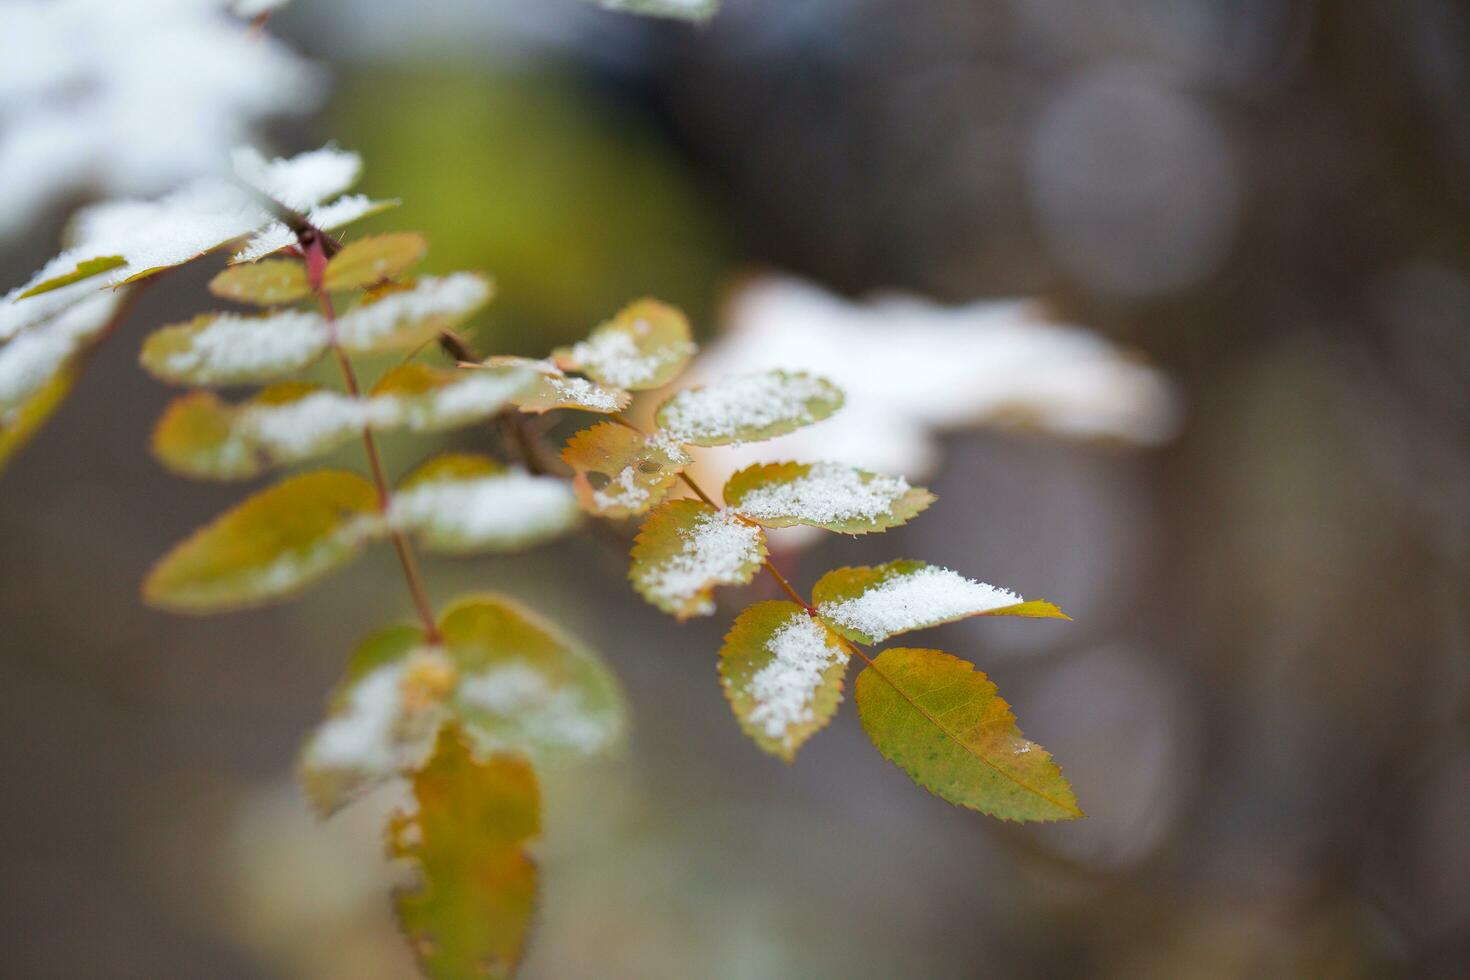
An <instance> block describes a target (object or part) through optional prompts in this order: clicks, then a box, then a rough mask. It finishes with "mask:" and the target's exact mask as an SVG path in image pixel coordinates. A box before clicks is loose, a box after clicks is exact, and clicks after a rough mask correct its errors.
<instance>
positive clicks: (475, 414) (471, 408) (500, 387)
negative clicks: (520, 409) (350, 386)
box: [372, 362, 537, 432]
mask: <svg viewBox="0 0 1470 980" xmlns="http://www.w3.org/2000/svg"><path fill="white" fill-rule="evenodd" d="M536 377H537V376H536V373H535V372H533V371H529V370H527V369H525V368H523V367H519V366H516V365H500V366H487V367H482V368H476V369H473V370H460V369H454V370H448V371H445V370H436V369H435V368H431V367H428V366H427V365H424V364H418V363H415V362H409V363H407V364H400V365H399V366H398V367H396V368H394V369H393V370H391V371H389V372H388V373H387V374H385V375H383V378H382V380H380V381H379V382H378V383H377V385H376V386H374V388H373V390H372V401H373V402H374V403H375V404H376V405H378V406H380V408H379V409H378V410H377V411H376V412H375V414H379V415H383V416H385V417H394V416H396V417H397V418H398V420H399V421H400V422H401V424H403V425H406V426H407V427H408V428H409V429H412V430H413V431H415V432H441V431H445V430H448V429H457V428H459V427H461V426H465V425H470V424H472V423H474V422H480V421H483V420H484V419H487V418H489V417H490V416H492V415H495V414H496V413H498V412H500V411H503V410H505V409H506V408H508V407H511V406H513V405H514V404H515V401H516V399H517V398H518V397H519V396H520V395H521V393H523V392H525V391H526V390H527V389H528V388H530V387H531V386H533V385H534V384H535V383H536ZM390 404H391V405H392V406H393V407H392V409H391V410H390V409H389V407H388V406H389V405H390ZM377 427H380V428H384V427H386V426H382V425H379V426H377Z"/></svg>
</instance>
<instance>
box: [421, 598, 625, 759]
mask: <svg viewBox="0 0 1470 980" xmlns="http://www.w3.org/2000/svg"><path fill="white" fill-rule="evenodd" d="M439 632H440V633H441V635H442V636H443V642H444V646H445V649H446V651H447V652H448V653H449V656H450V658H451V659H452V660H453V661H454V664H455V666H456V668H457V669H458V671H459V682H458V684H457V685H456V686H455V688H454V690H453V692H452V694H451V696H450V699H449V700H450V704H451V705H452V707H453V710H454V712H455V716H456V717H457V718H458V719H459V720H460V722H461V724H463V725H464V727H465V729H466V731H467V732H468V734H469V735H470V737H471V739H472V741H473V743H474V745H475V746H476V748H478V749H479V750H480V751H482V752H491V751H505V750H513V751H520V752H527V753H530V754H531V755H532V757H533V758H536V759H537V760H538V761H552V760H555V759H560V758H581V757H586V756H592V755H597V754H600V753H603V752H606V751H608V750H610V749H611V748H613V747H614V746H615V745H616V744H617V742H618V740H619V738H620V737H621V735H622V730H623V713H624V709H623V699H622V694H621V692H620V691H619V689H618V685H617V682H616V681H615V680H614V679H613V676H612V674H611V672H610V671H608V669H607V667H606V666H605V665H604V664H603V663H602V662H601V661H600V660H599V659H597V658H596V657H595V656H593V655H592V654H591V653H589V652H588V651H587V650H585V649H584V648H583V647H582V646H581V645H580V644H579V643H577V642H576V641H575V640H573V639H571V638H569V637H567V636H565V635H564V634H562V633H561V632H560V631H559V630H557V629H556V627H554V626H553V625H551V624H550V623H548V622H546V621H545V620H543V619H541V618H540V617H538V616H536V615H534V614H533V613H531V612H530V611H529V610H527V609H525V608H524V607H522V606H521V605H519V604H518V603H515V602H512V601H511V600H509V599H506V598H504V597H501V596H495V595H483V596H471V597H469V598H466V599H461V600H459V601H457V602H455V603H454V604H453V605H452V606H450V607H449V608H448V609H446V610H445V612H444V615H443V617H442V618H441V620H440V622H439Z"/></svg>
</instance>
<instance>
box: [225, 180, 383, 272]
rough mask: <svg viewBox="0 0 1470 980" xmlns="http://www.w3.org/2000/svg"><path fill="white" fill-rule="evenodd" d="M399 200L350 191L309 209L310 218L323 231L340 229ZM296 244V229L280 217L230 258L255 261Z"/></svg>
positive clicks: (262, 229) (255, 234)
mask: <svg viewBox="0 0 1470 980" xmlns="http://www.w3.org/2000/svg"><path fill="white" fill-rule="evenodd" d="M398 204H399V202H398V201H397V200H387V201H375V200H373V199H372V198H370V197H366V196H364V195H362V194H347V195H344V196H342V197H339V198H337V200H335V201H332V202H331V203H330V204H323V205H320V206H319V207H314V208H312V209H311V210H310V211H308V212H306V220H307V222H308V223H309V224H310V225H312V226H313V227H315V228H320V229H321V230H323V231H336V230H337V229H338V228H345V227H347V226H348V225H350V224H352V223H353V222H354V221H361V220H362V219H363V218H371V217H372V216H373V215H375V214H381V213H382V212H384V211H387V210H388V209H389V208H396V207H398ZM295 244H296V233H295V232H293V231H292V230H291V229H290V228H288V227H286V226H285V225H284V224H282V223H281V222H279V221H276V222H273V223H271V224H267V225H265V226H264V227H262V228H261V229H260V230H259V231H257V232H255V233H254V234H252V235H251V236H250V240H249V241H247V242H246V243H245V247H244V248H242V249H240V251H238V252H236V253H235V254H234V255H232V256H230V262H232V263H239V262H254V261H255V260H257V259H263V258H265V257H266V256H267V255H270V254H272V253H274V252H279V251H280V250H281V249H283V248H287V247H289V246H291V245H295Z"/></svg>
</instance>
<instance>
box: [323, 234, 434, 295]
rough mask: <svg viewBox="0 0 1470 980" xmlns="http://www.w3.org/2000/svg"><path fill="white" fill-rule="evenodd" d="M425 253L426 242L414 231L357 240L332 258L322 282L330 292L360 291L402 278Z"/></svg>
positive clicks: (427, 246) (426, 249) (426, 248)
mask: <svg viewBox="0 0 1470 980" xmlns="http://www.w3.org/2000/svg"><path fill="white" fill-rule="evenodd" d="M428 250H429V242H428V240H427V239H425V238H424V236H423V235H420V234H419V233H418V232H414V231H402V232H394V233H392V234H388V235H374V236H372V237H370V238H360V239H358V240H357V241H355V242H351V243H350V244H348V245H346V246H344V247H343V249H342V251H340V252H338V253H337V254H336V255H334V256H332V258H331V261H329V262H328V263H327V269H326V273H325V274H324V275H323V278H322V283H323V285H325V286H326V287H327V288H328V289H330V290H331V291H332V292H334V293H335V292H342V291H345V290H349V289H362V288H364V287H366V286H371V285H373V284H375V283H379V282H382V281H384V280H385V279H393V278H395V277H397V276H400V275H402V274H403V273H404V272H405V271H406V270H408V269H410V268H412V267H413V266H415V265H417V264H418V263H419V261H420V260H421V259H422V258H423V257H424V253H425V252H427V251H428Z"/></svg>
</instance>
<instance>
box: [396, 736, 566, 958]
mask: <svg viewBox="0 0 1470 980" xmlns="http://www.w3.org/2000/svg"><path fill="white" fill-rule="evenodd" d="M413 796H414V800H415V802H416V804H417V806H416V807H415V808H414V810H413V811H412V812H411V813H409V812H405V813H400V814H398V815H397V816H396V817H395V818H394V820H393V823H392V824H391V825H390V833H389V840H390V848H391V851H392V854H393V856H394V857H401V858H407V859H409V860H411V861H413V862H414V863H415V864H416V865H417V866H418V871H419V878H420V881H419V883H418V885H417V886H415V887H412V888H405V889H400V890H399V891H398V892H397V893H396V894H395V896H394V897H395V904H396V906H397V909H398V921H399V924H400V925H401V926H402V928H403V931H404V933H405V934H406V935H407V936H408V939H409V943H410V945H411V946H412V947H413V949H414V952H415V953H416V954H417V956H418V960H419V965H420V967H421V968H422V969H423V971H424V973H425V974H426V975H428V976H429V977H432V978H434V980H471V978H488V980H503V978H509V977H510V976H511V975H513V974H514V973H515V969H516V966H517V965H518V964H519V962H520V959H521V954H522V951H523V950H524V948H525V943H526V934H527V932H528V931H529V930H530V925H531V917H532V914H533V912H534V910H535V903H536V865H535V863H534V862H533V861H532V860H531V858H530V857H529V856H528V855H527V854H526V851H525V845H526V843H527V842H528V841H530V840H531V839H533V838H534V837H536V836H537V835H538V834H539V833H540V831H541V811H540V797H539V794H538V791H537V787H536V776H535V773H534V772H533V771H532V769H531V767H530V765H529V764H528V763H526V762H525V761H524V760H522V759H520V758H517V757H515V756H509V755H501V756H493V757H491V758H490V759H488V760H486V761H484V762H481V761H478V760H477V759H476V758H475V756H474V754H473V753H472V751H471V749H470V745H469V742H468V741H467V740H466V738H465V736H464V734H463V732H462V731H461V730H460V729H459V727H458V726H456V725H454V724H447V725H445V726H444V727H443V728H442V729H441V730H440V732H439V737H438V740H437V742H436V743H435V746H434V752H433V755H432V757H431V758H430V759H429V762H428V764H427V765H426V766H424V768H423V769H421V770H420V771H419V772H418V773H417V774H416V775H415V776H414V779H413Z"/></svg>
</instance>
